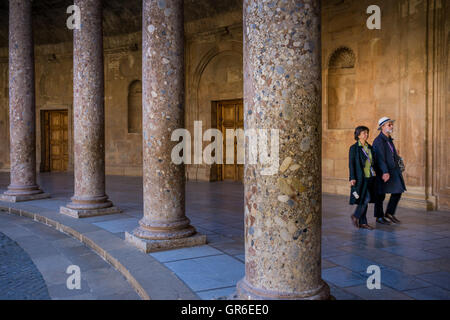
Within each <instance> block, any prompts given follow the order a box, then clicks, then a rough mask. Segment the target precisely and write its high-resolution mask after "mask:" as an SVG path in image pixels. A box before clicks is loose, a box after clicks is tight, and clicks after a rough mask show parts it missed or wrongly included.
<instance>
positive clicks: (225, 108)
mask: <svg viewBox="0 0 450 320" xmlns="http://www.w3.org/2000/svg"><path fill="white" fill-rule="evenodd" d="M216 106H217V128H218V129H219V130H220V131H221V132H222V135H223V164H221V165H220V164H219V165H217V178H218V180H232V181H243V178H244V165H243V164H238V163H237V139H236V138H235V139H234V150H233V151H232V152H234V163H233V164H227V163H226V161H225V159H226V152H227V150H226V130H227V129H233V130H237V129H243V128H244V105H243V100H242V99H238V100H225V101H218V102H216Z"/></svg>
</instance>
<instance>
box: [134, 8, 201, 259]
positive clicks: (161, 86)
mask: <svg viewBox="0 0 450 320" xmlns="http://www.w3.org/2000/svg"><path fill="white" fill-rule="evenodd" d="M142 13H143V30H142V68H143V70H142V98H143V101H142V102H143V112H142V117H143V124H142V129H143V130H142V131H143V189H144V217H143V218H142V219H141V220H140V221H139V227H138V228H136V229H135V230H134V231H133V233H126V235H125V238H126V240H127V241H129V242H131V243H133V244H134V245H136V246H137V247H138V248H139V249H141V250H142V251H145V252H150V251H156V250H163V249H171V248H177V247H186V246H193V245H200V244H204V243H206V236H204V235H199V234H198V233H197V232H196V230H195V228H194V227H193V226H191V225H190V221H189V219H188V218H187V217H186V215H185V172H184V170H185V169H184V164H179V165H177V164H175V163H173V162H172V159H171V152H172V149H173V147H174V146H175V145H177V144H178V141H171V136H172V132H173V131H174V130H176V129H182V128H184V22H183V1H182V0H166V1H151V0H144V1H143V9H142Z"/></svg>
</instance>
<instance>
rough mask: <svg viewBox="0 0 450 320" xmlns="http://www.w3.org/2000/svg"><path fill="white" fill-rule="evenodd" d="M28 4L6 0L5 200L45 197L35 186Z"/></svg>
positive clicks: (34, 121)
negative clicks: (8, 145) (8, 147)
mask: <svg viewBox="0 0 450 320" xmlns="http://www.w3.org/2000/svg"><path fill="white" fill-rule="evenodd" d="M31 6H32V2H31V1H29V0H11V1H9V119H10V138H11V141H10V143H11V154H10V157H11V184H10V185H9V187H8V190H7V191H6V192H5V193H4V194H3V195H2V196H1V199H2V200H6V201H13V202H16V201H26V200H34V199H42V198H46V197H48V196H49V195H48V194H45V193H43V192H42V190H41V189H40V188H39V186H38V185H37V183H36V110H35V88H34V86H35V85H34V45H33V30H32V16H31Z"/></svg>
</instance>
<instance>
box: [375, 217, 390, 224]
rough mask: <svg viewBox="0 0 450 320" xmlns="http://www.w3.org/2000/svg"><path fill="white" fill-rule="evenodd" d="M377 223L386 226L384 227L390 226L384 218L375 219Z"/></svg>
mask: <svg viewBox="0 0 450 320" xmlns="http://www.w3.org/2000/svg"><path fill="white" fill-rule="evenodd" d="M377 222H378V223H380V224H386V225H390V224H391V223H390V222H389V221H387V220H386V219H385V218H377Z"/></svg>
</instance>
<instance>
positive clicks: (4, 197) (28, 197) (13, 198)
mask: <svg viewBox="0 0 450 320" xmlns="http://www.w3.org/2000/svg"><path fill="white" fill-rule="evenodd" d="M47 198H50V194H48V193H44V192H41V193H35V194H23V195H10V194H6V193H4V194H0V201H5V202H22V201H33V200H41V199H47Z"/></svg>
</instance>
